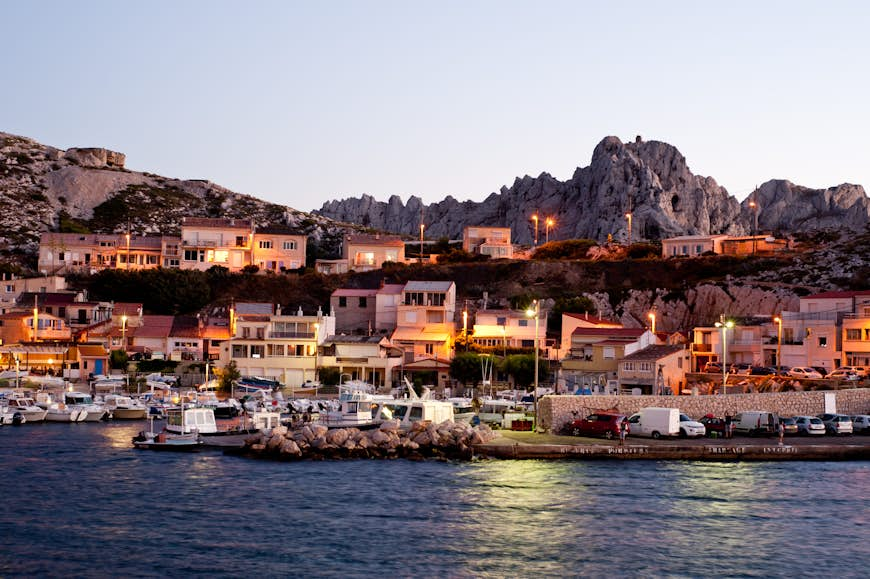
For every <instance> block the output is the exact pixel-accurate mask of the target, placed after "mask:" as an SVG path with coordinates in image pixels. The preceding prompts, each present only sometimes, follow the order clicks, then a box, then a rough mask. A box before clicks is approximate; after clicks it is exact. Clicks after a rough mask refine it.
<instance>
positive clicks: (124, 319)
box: [121, 314, 127, 352]
mask: <svg viewBox="0 0 870 579" xmlns="http://www.w3.org/2000/svg"><path fill="white" fill-rule="evenodd" d="M121 345H122V346H123V347H124V351H125V352H126V351H127V314H124V315H123V316H121Z"/></svg>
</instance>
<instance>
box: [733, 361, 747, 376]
mask: <svg viewBox="0 0 870 579" xmlns="http://www.w3.org/2000/svg"><path fill="white" fill-rule="evenodd" d="M750 370H752V364H746V363H743V362H741V363H739V364H731V370H730V372H731V374H743V375H747V376H748V375H749V371H750Z"/></svg>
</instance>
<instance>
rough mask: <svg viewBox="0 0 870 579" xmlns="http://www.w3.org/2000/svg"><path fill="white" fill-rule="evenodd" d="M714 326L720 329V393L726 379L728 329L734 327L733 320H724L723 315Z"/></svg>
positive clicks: (723, 391) (723, 389) (723, 390)
mask: <svg viewBox="0 0 870 579" xmlns="http://www.w3.org/2000/svg"><path fill="white" fill-rule="evenodd" d="M715 325H716V327H717V328H721V329H722V394H725V384H726V382H727V380H728V334H727V332H728V329H729V328H733V327H734V322H732V321H731V320H728V321H727V322H726V321H725V316H724V315H723V316H722V321H720V322H716V324H715Z"/></svg>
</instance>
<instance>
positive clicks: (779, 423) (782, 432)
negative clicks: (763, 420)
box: [776, 420, 785, 446]
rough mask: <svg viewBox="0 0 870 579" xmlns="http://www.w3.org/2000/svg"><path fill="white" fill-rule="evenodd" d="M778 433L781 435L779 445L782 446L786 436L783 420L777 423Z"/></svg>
mask: <svg viewBox="0 0 870 579" xmlns="http://www.w3.org/2000/svg"><path fill="white" fill-rule="evenodd" d="M776 432H777V434H779V445H780V446H782V439H783V437H784V436H785V426H783V424H782V420H778V421H777V424H776Z"/></svg>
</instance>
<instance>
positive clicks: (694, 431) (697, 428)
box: [680, 412, 707, 438]
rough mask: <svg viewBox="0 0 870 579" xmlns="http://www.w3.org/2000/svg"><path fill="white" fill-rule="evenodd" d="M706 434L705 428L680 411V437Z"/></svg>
mask: <svg viewBox="0 0 870 579" xmlns="http://www.w3.org/2000/svg"><path fill="white" fill-rule="evenodd" d="M705 434H707V428H706V427H705V426H704V425H703V424H702V423H700V422H698V421H697V420H692V419H691V418H689V416H688V415H687V414H683V413H682V412H680V438H700V437H702V436H704V435H705Z"/></svg>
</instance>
